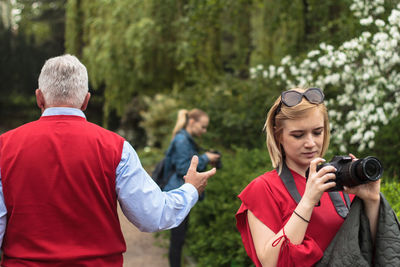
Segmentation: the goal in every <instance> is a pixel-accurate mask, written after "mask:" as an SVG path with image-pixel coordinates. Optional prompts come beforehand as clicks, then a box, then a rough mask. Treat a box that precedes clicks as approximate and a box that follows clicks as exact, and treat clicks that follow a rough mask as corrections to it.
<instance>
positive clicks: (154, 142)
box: [140, 94, 178, 148]
mask: <svg viewBox="0 0 400 267" xmlns="http://www.w3.org/2000/svg"><path fill="white" fill-rule="evenodd" d="M143 100H144V102H145V103H146V105H147V107H148V108H147V110H146V111H145V110H142V111H141V112H140V115H141V116H142V121H141V123H140V126H141V127H143V128H144V129H145V130H146V136H147V145H148V146H150V147H159V148H160V147H161V148H166V147H167V146H168V145H169V143H170V141H171V138H170V137H171V133H172V129H173V127H174V125H175V121H176V116H177V113H176V110H177V107H178V104H177V101H176V100H175V98H173V97H168V96H166V95H162V94H157V95H155V96H154V97H153V98H151V97H144V99H143Z"/></svg>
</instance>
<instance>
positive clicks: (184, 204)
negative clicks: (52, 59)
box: [0, 107, 198, 246]
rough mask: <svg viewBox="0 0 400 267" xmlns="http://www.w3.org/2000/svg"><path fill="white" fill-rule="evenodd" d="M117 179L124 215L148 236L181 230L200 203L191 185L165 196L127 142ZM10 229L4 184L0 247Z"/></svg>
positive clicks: (66, 111)
mask: <svg viewBox="0 0 400 267" xmlns="http://www.w3.org/2000/svg"><path fill="white" fill-rule="evenodd" d="M54 115H73V116H81V117H84V118H86V117H85V114H84V113H83V112H82V111H81V110H79V109H75V108H65V107H54V108H47V109H46V110H45V111H44V112H43V114H42V116H54ZM0 167H1V166H0ZM115 179H116V186H115V190H116V193H117V197H118V202H119V204H120V206H121V209H122V212H123V213H124V215H125V216H126V217H127V218H128V220H129V221H130V222H131V223H133V224H134V225H135V226H136V227H138V228H139V229H140V230H141V231H144V232H155V231H159V230H165V229H170V228H173V227H176V226H178V225H179V224H180V223H181V222H182V221H183V219H185V217H186V216H187V214H188V213H189V211H190V209H191V208H192V207H193V206H194V205H195V204H196V202H197V200H198V192H197V189H196V188H195V187H194V186H193V185H192V184H189V183H185V184H183V185H182V186H181V187H179V188H177V189H175V190H172V191H169V192H162V191H161V190H160V188H159V187H158V185H157V184H156V183H155V182H154V181H153V179H152V178H151V177H150V176H149V175H148V173H147V172H146V171H145V170H144V168H143V167H142V164H141V163H140V159H139V157H138V155H137V153H136V151H135V150H134V149H133V147H132V146H131V145H130V144H129V143H128V142H127V141H125V142H124V145H123V149H122V155H121V161H120V162H119V164H118V166H117V169H116V170H115ZM0 181H1V176H0ZM43 223H45V221H44V222H43ZM6 225H7V209H6V206H5V203H4V195H3V186H2V184H1V183H0V246H1V244H2V243H3V237H4V232H5V230H6ZM27 227H29V224H27Z"/></svg>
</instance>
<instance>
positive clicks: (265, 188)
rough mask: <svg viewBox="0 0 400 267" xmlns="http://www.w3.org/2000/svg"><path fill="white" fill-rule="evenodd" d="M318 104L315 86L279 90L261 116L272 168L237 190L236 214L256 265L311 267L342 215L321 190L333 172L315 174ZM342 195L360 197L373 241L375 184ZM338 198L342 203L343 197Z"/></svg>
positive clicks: (319, 153) (321, 143)
mask: <svg viewBox="0 0 400 267" xmlns="http://www.w3.org/2000/svg"><path fill="white" fill-rule="evenodd" d="M323 101H324V94H323V92H322V91H321V89H319V88H309V89H306V90H305V89H300V88H295V89H292V90H288V91H285V92H283V93H282V94H281V96H280V97H279V98H278V99H277V100H276V101H275V103H274V105H273V106H272V108H271V109H270V111H269V113H268V115H267V120H266V123H265V130H266V132H267V147H268V151H269V154H270V158H271V161H272V164H273V166H274V167H275V168H276V169H275V170H272V171H270V172H266V173H265V174H263V175H261V176H260V177H258V178H256V179H254V180H253V181H252V182H251V183H250V184H249V185H248V186H247V187H246V188H245V189H244V190H243V191H242V192H241V194H240V195H239V198H240V199H241V200H242V205H241V207H240V209H239V211H238V212H237V214H236V219H237V227H238V229H239V231H240V233H241V236H242V240H243V244H244V246H245V248H246V251H247V254H248V255H249V256H250V258H251V259H252V260H253V262H254V263H255V265H256V266H313V265H314V264H315V263H317V262H318V261H319V260H320V259H321V257H322V256H323V253H324V251H325V249H326V248H327V247H328V245H329V244H330V242H331V240H332V239H333V237H334V236H335V235H336V233H337V231H338V230H339V228H340V226H341V225H342V223H343V222H344V217H345V216H341V215H340V214H339V213H338V212H337V210H336V208H335V206H334V204H333V200H332V199H331V197H330V194H328V193H327V192H326V191H327V190H328V189H330V188H332V187H334V186H335V185H336V183H335V178H336V177H335V174H334V172H335V171H336V170H335V168H334V167H333V166H325V167H323V168H321V169H320V170H319V171H317V165H318V164H319V163H322V162H324V159H322V158H321V157H323V155H324V153H325V151H326V150H327V148H328V145H329V121H328V114H327V110H326V107H325V105H324V103H323ZM307 169H309V176H308V180H306V178H305V177H306V171H307ZM285 170H287V171H288V173H289V175H290V176H293V178H291V179H292V181H293V183H294V185H295V188H296V189H297V190H298V193H299V195H300V200H299V202H298V203H297V202H296V201H295V200H294V198H293V197H292V194H291V192H289V191H290V190H288V189H287V188H288V187H287V186H285V184H284V182H283V179H281V176H283V175H282V173H285V174H286V173H287V172H286V171H285ZM345 192H346V193H351V194H355V195H356V196H358V197H359V198H360V199H362V201H363V203H364V207H365V213H366V215H367V217H368V220H369V225H370V230H371V234H372V239H374V237H375V233H376V226H377V218H378V213H379V203H380V180H378V181H376V182H372V183H368V184H363V185H360V186H357V187H353V188H351V189H349V188H347V189H345ZM337 194H340V193H337ZM342 198H343V199H342ZM353 198H354V195H350V199H353ZM339 199H340V201H343V202H345V201H344V200H345V197H344V195H342V194H340V197H339ZM350 199H349V202H350ZM343 205H345V204H343ZM348 206H349V205H348Z"/></svg>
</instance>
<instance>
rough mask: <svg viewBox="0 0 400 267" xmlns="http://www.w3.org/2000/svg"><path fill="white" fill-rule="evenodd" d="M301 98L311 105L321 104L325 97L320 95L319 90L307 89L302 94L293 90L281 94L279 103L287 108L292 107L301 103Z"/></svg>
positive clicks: (322, 94)
mask: <svg viewBox="0 0 400 267" xmlns="http://www.w3.org/2000/svg"><path fill="white" fill-rule="evenodd" d="M303 96H304V97H305V99H307V100H308V102H310V103H312V104H321V103H322V102H323V101H324V97H325V96H324V93H322V91H321V89H319V88H309V89H307V90H306V91H305V92H304V93H301V92H298V91H295V90H289V91H285V92H282V94H281V102H282V103H283V104H285V105H286V106H287V107H294V106H296V105H298V104H299V103H300V102H301V100H302V99H303Z"/></svg>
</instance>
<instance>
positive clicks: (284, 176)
mask: <svg viewBox="0 0 400 267" xmlns="http://www.w3.org/2000/svg"><path fill="white" fill-rule="evenodd" d="M277 171H278V170H277ZM279 177H280V178H281V180H282V182H283V184H284V185H285V187H286V189H287V190H288V192H289V193H290V195H291V196H292V198H293V200H294V201H296V203H297V204H298V203H299V202H300V200H301V195H300V193H299V190H297V187H296V183H295V182H294V178H293V175H292V173H291V172H290V170H289V168H288V167H287V165H286V163H285V162H283V164H282V171H281V174H280V175H279ZM328 194H329V197H330V198H331V201H332V203H333V206H335V209H336V212H337V214H339V216H340V217H342V218H346V217H347V214H348V213H349V209H350V204H351V201H350V198H349V195H348V194H345V193H343V197H344V199H345V202H343V199H342V197H341V196H340V193H339V192H337V191H334V192H328ZM318 206H319V205H318Z"/></svg>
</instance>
